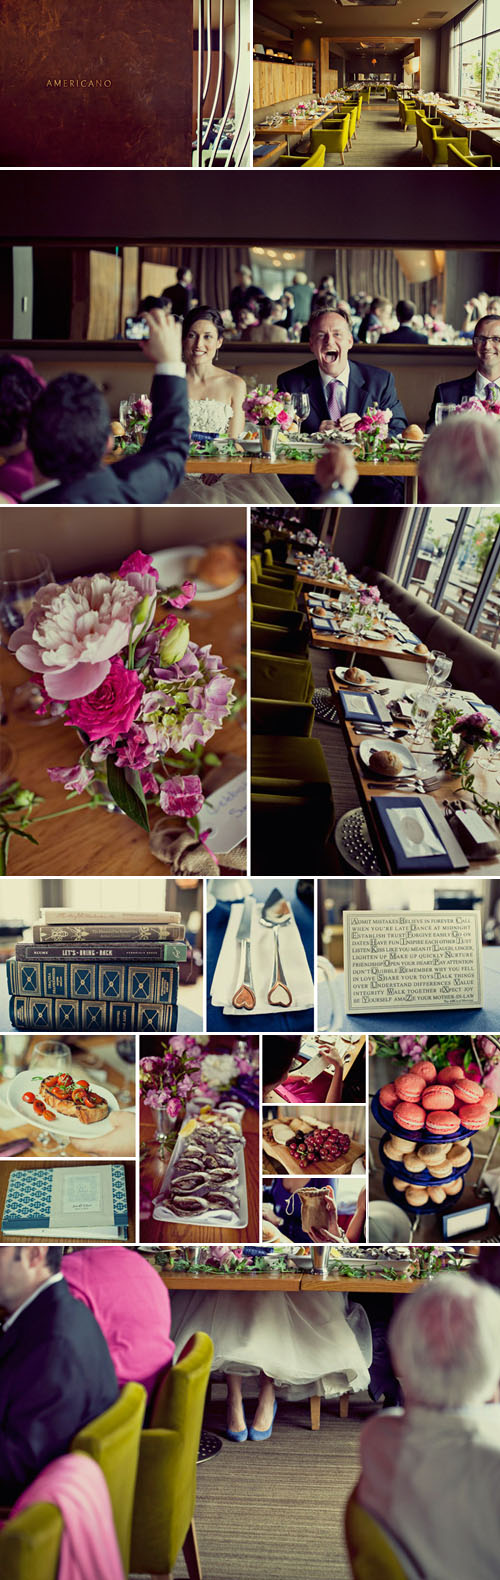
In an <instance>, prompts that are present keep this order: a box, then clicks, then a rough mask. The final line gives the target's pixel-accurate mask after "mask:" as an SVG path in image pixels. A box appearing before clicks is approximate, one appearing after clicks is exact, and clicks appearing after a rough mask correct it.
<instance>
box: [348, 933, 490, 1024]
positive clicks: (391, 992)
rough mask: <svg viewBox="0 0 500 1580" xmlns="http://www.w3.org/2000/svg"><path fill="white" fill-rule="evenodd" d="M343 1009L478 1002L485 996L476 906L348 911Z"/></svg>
mask: <svg viewBox="0 0 500 1580" xmlns="http://www.w3.org/2000/svg"><path fill="white" fill-rule="evenodd" d="M344 965H345V1007H346V1013H347V1014H348V1015H370V1014H371V1015H379V1014H387V1013H388V1012H389V1013H394V1014H399V1013H404V1012H408V1011H413V1010H432V1009H434V1010H453V1009H476V1008H478V1007H479V1006H481V1005H482V1003H483V957H482V943H481V921H480V916H479V912H478V911H425V912H415V911H403V912H401V913H399V912H393V911H391V912H388V913H387V912H377V913H374V912H372V911H347V912H346V913H345V915H344Z"/></svg>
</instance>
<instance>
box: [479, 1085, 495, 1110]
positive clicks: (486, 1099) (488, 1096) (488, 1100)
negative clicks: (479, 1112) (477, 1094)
mask: <svg viewBox="0 0 500 1580" xmlns="http://www.w3.org/2000/svg"><path fill="white" fill-rule="evenodd" d="M481 1103H484V1104H485V1106H486V1108H489V1110H490V1114H492V1113H493V1112H494V1110H495V1108H496V1107H497V1105H498V1097H497V1096H496V1094H495V1092H490V1091H489V1090H488V1087H487V1086H485V1087H483V1095H482V1098H481Z"/></svg>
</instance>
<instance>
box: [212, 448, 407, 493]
mask: <svg viewBox="0 0 500 1580" xmlns="http://www.w3.org/2000/svg"><path fill="white" fill-rule="evenodd" d="M354 459H355V460H356V457H355V458H354ZM318 460H319V453H318V456H317V457H316V458H315V459H314V460H313V461H306V460H304V461H302V460H300V461H287V459H286V454H285V455H283V456H280V458H279V459H278V460H276V461H268V460H267V459H266V458H265V457H263V456H260V455H259V456H256V455H245V456H242V457H241V459H240V458H239V457H238V458H235V457H234V456H231V457H228V458H225V457H224V456H210V457H205V456H203V455H200V456H191V457H190V458H189V460H188V461H186V474H187V475H188V476H190V475H192V474H196V475H197V476H200V475H202V474H203V473H204V472H208V473H210V474H211V475H212V476H214V477H224V476H225V475H226V474H228V473H229V474H232V476H233V477H249V476H251V477H259V476H262V473H264V472H265V473H267V474H269V473H271V474H272V473H275V474H276V476H278V477H279V476H284V475H286V476H290V477H304V476H307V477H313V476H314V473H315V470H316V465H317V461H318ZM356 469H357V472H358V475H359V477H379V478H380V477H382V478H385V477H402V478H403V481H404V499H405V504H416V503H417V498H418V466H417V462H416V461H356ZM257 502H258V501H257Z"/></svg>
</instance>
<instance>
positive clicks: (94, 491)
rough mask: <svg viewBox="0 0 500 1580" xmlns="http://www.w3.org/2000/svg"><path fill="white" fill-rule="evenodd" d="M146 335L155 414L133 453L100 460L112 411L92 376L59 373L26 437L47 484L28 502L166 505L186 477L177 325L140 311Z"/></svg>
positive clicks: (158, 313)
mask: <svg viewBox="0 0 500 1580" xmlns="http://www.w3.org/2000/svg"><path fill="white" fill-rule="evenodd" d="M143 316H144V318H145V320H146V323H147V324H148V325H149V340H143V341H142V342H141V350H142V352H143V354H144V356H145V357H146V358H147V360H148V361H149V362H153V363H154V364H155V376H154V379H153V383H152V386H151V400H152V404H153V415H152V418H151V423H150V426H149V429H148V432H147V435H146V439H145V441H144V444H143V446H142V449H141V450H139V452H138V454H137V455H130V456H126V457H124V459H123V460H121V461H118V462H117V463H116V465H114V466H105V465H104V464H103V462H104V459H105V456H106V455H107V454H109V452H110V451H111V450H112V448H113V437H112V434H111V433H110V423H109V411H108V407H107V404H106V401H105V399H104V396H103V395H102V394H101V391H100V390H99V389H98V388H97V385H96V384H94V383H93V382H92V379H88V378H85V377H84V376H83V375H82V374H79V373H63V374H62V375H61V377H60V378H57V379H53V380H52V382H51V383H50V384H49V385H48V386H47V389H46V390H45V392H44V394H43V395H42V396H40V399H39V400H38V401H37V402H36V406H35V407H34V408H33V411H32V414H31V417H30V421H29V425H28V442H29V444H30V447H31V449H32V452H33V456H34V459H35V464H36V466H37V469H38V472H39V475H40V476H41V477H42V478H45V479H52V481H50V482H47V483H45V484H44V486H43V487H41V488H37V489H36V490H35V492H34V493H32V494H31V495H30V494H28V495H26V496H24V498H25V502H26V501H29V503H30V504H31V503H33V504H43V505H52V504H68V503H70V504H76V505H81V504H100V505H101V504H163V503H165V501H166V500H167V499H168V497H169V495H170V494H171V493H172V492H173V490H174V488H176V487H177V484H178V483H180V481H181V479H182V477H183V475H184V462H185V459H186V455H187V452H188V448H189V419H188V406H187V395H186V370H185V367H184V363H183V361H182V354H181V326H180V324H177V323H176V322H175V320H174V319H173V317H172V316H171V315H167V314H166V313H165V312H163V311H162V310H161V309H160V308H154V309H153V310H152V312H150V313H144V315H143Z"/></svg>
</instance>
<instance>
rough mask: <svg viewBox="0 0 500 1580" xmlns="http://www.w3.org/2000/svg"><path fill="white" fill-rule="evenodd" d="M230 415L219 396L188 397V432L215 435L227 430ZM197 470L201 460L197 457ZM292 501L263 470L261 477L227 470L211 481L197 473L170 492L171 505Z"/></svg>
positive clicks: (286, 503) (278, 503)
mask: <svg viewBox="0 0 500 1580" xmlns="http://www.w3.org/2000/svg"><path fill="white" fill-rule="evenodd" d="M232 415H233V408H232V406H230V405H228V404H227V402H226V401H220V400H190V402H189V424H190V428H191V433H204V434H212V435H213V436H214V438H218V437H219V434H224V433H227V431H228V428H229V424H230V422H231V418H232ZM200 468H201V471H202V470H203V461H200ZM254 502H255V504H266V505H283V504H284V505H293V499H292V496H291V494H288V493H287V490H286V488H283V484H282V483H281V482H280V479H279V477H275V476H269V477H266V476H265V474H264V475H263V476H262V477H233V476H232V475H231V474H230V473H229V474H228V475H227V476H223V477H220V478H218V479H217V482H215V483H213V484H212V485H207V484H206V483H203V482H202V480H201V472H200V476H199V477H197V476H193V475H192V474H190V475H189V477H185V478H184V482H183V483H180V484H179V487H178V488H176V489H175V491H174V493H173V494H171V495H170V499H169V504H171V505H218V504H222V505H240V504H241V505H251V504H253V503H254Z"/></svg>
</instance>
